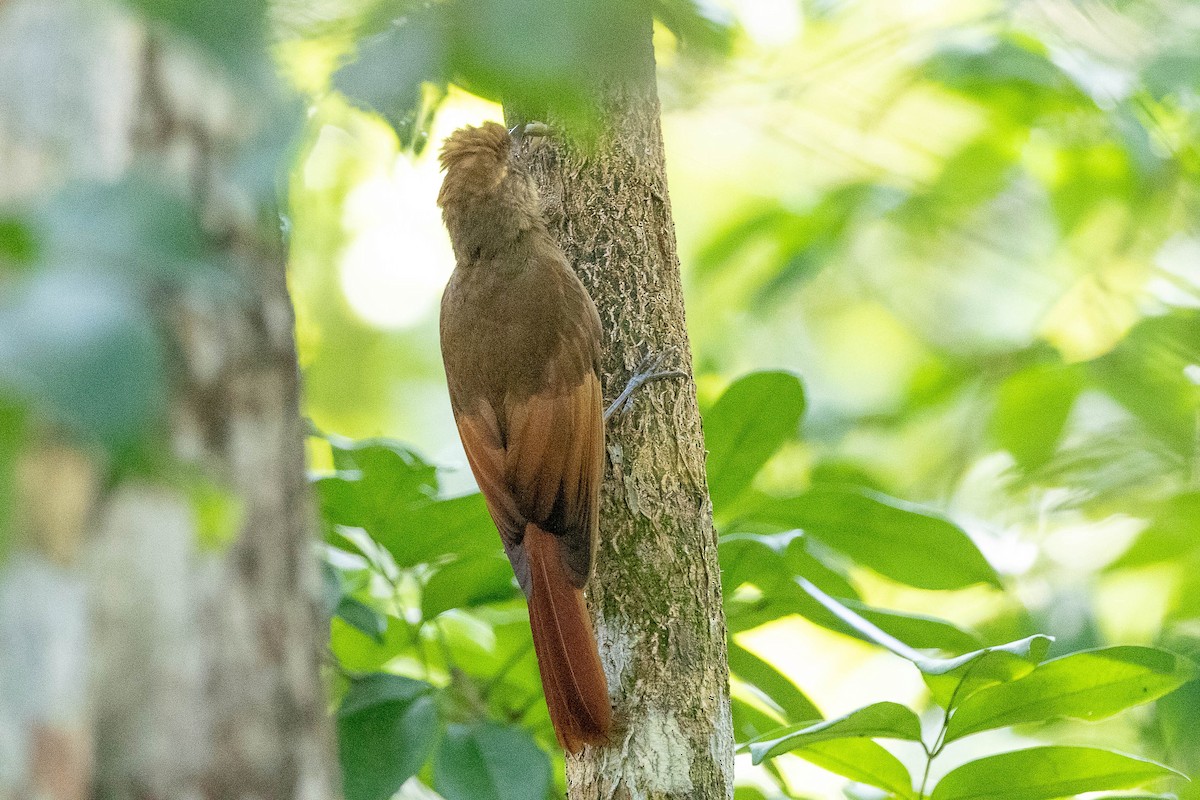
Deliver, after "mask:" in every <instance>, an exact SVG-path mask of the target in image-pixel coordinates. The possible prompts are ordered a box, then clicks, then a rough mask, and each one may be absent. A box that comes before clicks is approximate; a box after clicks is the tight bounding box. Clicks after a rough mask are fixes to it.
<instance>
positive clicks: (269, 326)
mask: <svg viewBox="0 0 1200 800" xmlns="http://www.w3.org/2000/svg"><path fill="white" fill-rule="evenodd" d="M245 119H246V117H245V116H244V115H243V111H242V110H241V109H239V108H238V106H237V102H236V101H235V99H234V98H233V97H232V96H231V94H230V93H229V92H228V90H227V89H225V88H223V87H222V86H221V85H220V83H219V82H218V81H217V80H215V79H214V78H213V76H212V75H211V73H210V71H209V70H208V69H207V68H206V67H205V66H203V65H202V64H201V63H199V61H198V60H196V59H195V58H194V56H192V55H189V54H183V53H180V52H175V48H173V47H170V46H166V45H164V44H163V43H162V42H159V41H157V40H156V39H155V38H154V37H152V36H150V35H149V34H148V32H147V31H146V29H145V28H144V27H143V26H142V25H141V24H140V23H139V22H137V21H135V20H134V19H132V18H131V17H130V16H128V15H127V14H124V13H123V12H121V11H119V10H118V8H117V7H114V6H107V5H105V4H101V3H96V2H89V1H88V0H78V1H74V0H54V1H51V0H9V1H8V2H5V3H3V4H0V174H2V175H4V176H5V177H4V180H3V183H2V184H0V202H4V203H13V202H21V203H27V202H30V203H31V202H36V201H39V200H41V199H43V198H45V197H46V196H47V195H49V194H51V193H53V191H54V190H55V189H57V188H59V187H60V186H62V185H63V184H64V183H66V182H68V181H71V180H77V179H97V178H99V179H115V178H118V177H120V176H121V175H123V174H124V173H125V172H126V171H127V170H129V169H130V168H131V167H132V166H133V165H134V163H135V162H140V163H141V164H142V165H143V167H145V166H146V165H148V166H149V168H150V169H152V170H153V171H154V172H155V173H156V174H157V175H159V176H160V177H161V176H167V177H168V179H169V180H172V181H175V182H177V183H178V185H179V186H180V187H182V188H184V189H186V190H187V191H188V192H189V193H190V196H191V197H192V198H193V199H194V201H195V203H196V206H197V210H198V211H199V212H200V213H201V215H202V218H203V220H204V224H205V227H206V229H207V230H208V231H209V232H210V233H212V234H213V235H214V236H215V237H216V238H217V239H218V240H219V241H220V242H222V247H223V248H224V249H225V252H226V254H227V255H229V256H230V259H229V261H230V263H231V264H237V265H238V267H237V268H236V271H237V272H238V274H237V275H232V276H230V277H231V279H232V281H233V282H234V283H236V284H237V285H238V287H239V289H238V290H237V291H230V292H226V293H224V294H221V295H219V296H218V295H215V294H212V293H205V292H202V291H192V290H190V289H187V288H181V287H177V288H175V289H172V290H168V291H164V294H163V296H162V298H161V302H160V303H158V307H157V308H156V309H153V310H154V311H155V313H156V314H157V316H158V320H159V323H160V327H161V329H162V330H163V332H164V334H165V336H166V338H167V340H168V342H169V359H168V360H169V366H170V370H171V372H170V376H169V378H170V380H169V392H170V397H169V408H168V414H167V419H168V423H167V424H168V425H169V431H168V432H167V437H166V440H165V441H166V442H168V443H169V444H168V445H167V446H168V447H169V448H170V450H171V452H170V453H169V454H164V456H165V458H164V460H168V461H171V462H172V463H175V464H177V465H179V464H182V465H184V466H183V467H182V468H180V469H179V470H177V471H179V472H181V474H183V475H186V476H188V478H187V480H192V481H196V480H199V481H200V482H201V483H202V485H204V486H209V487H213V488H214V491H216V493H217V495H218V496H220V497H221V498H223V499H222V500H221V501H220V505H221V506H222V507H223V508H224V509H225V510H226V511H227V512H228V514H229V518H230V519H231V520H232V523H231V524H230V525H229V526H228V527H229V530H228V534H229V537H228V541H226V542H224V543H219V542H218V543H214V542H211V541H209V542H202V539H203V538H204V537H203V535H202V533H201V528H202V523H201V521H200V520H199V519H198V517H200V516H201V515H200V514H198V513H197V510H196V498H195V495H194V493H190V492H189V491H187V490H186V489H184V488H180V486H179V481H169V480H165V479H161V478H153V477H124V478H122V479H119V480H117V481H116V482H115V483H111V484H110V483H109V481H108V480H107V479H106V478H104V477H102V476H103V475H105V474H106V471H107V465H105V464H104V462H103V458H102V457H100V456H98V455H96V454H95V453H93V452H91V451H88V450H84V449H80V448H79V447H77V446H75V445H73V444H70V443H68V441H67V439H65V438H62V437H61V436H59V435H56V434H54V433H50V432H48V431H42V432H41V433H40V434H39V435H38V437H37V439H36V440H35V441H34V442H33V443H31V445H30V447H29V448H27V450H26V452H24V453H23V454H22V455H21V457H20V461H19V463H18V465H17V473H18V500H19V511H18V523H17V526H16V532H17V535H18V537H19V542H20V544H19V545H18V547H17V550H16V552H14V553H13V554H12V555H11V557H10V558H9V560H8V563H6V564H3V565H0V798H5V799H7V798H26V797H28V798H35V797H36V798H39V799H41V798H46V799H48V800H76V799H78V800H82V798H86V797H103V798H181V797H187V798H201V797H203V798H234V797H244V798H261V800H282V799H283V798H304V799H305V800H321V799H322V798H327V797H331V796H334V794H335V792H334V790H333V787H334V785H335V780H336V768H335V766H334V756H333V748H332V746H331V740H330V736H329V731H328V730H327V729H328V722H327V715H326V710H325V707H324V693H323V690H322V686H321V682H320V676H319V659H320V653H321V646H322V644H323V641H324V635H323V632H322V629H321V625H322V620H321V612H320V609H319V605H318V595H319V581H318V578H317V571H316V568H315V562H314V555H313V536H312V534H313V524H312V521H311V519H310V517H311V514H310V503H309V498H308V492H307V488H306V482H305V473H304V457H303V427H302V421H301V418H300V415H299V403H298V398H299V386H298V375H297V366H296V356H295V351H294V345H293V340H292V316H291V308H290V304H289V300H288V296H287V292H286V286H285V280H284V256H283V253H282V250H281V248H280V247H279V246H278V245H276V244H272V243H270V242H269V241H268V240H269V239H270V238H271V237H269V236H268V237H264V236H262V235H261V231H260V229H259V226H258V224H257V221H256V220H255V219H254V214H253V213H252V212H250V211H249V210H248V209H247V208H246V205H247V204H246V203H245V202H244V201H243V202H240V203H239V202H238V201H237V200H236V196H235V195H234V194H233V192H232V190H231V188H230V187H226V186H222V185H221V183H220V179H218V178H217V177H216V175H217V174H218V171H217V170H215V169H213V164H214V160H215V159H217V158H218V157H219V156H218V154H219V153H222V152H228V151H229V147H226V145H227V144H228V142H229V140H231V139H232V138H234V137H235V136H236V134H237V133H238V132H239V130H240V129H241V128H242V127H244V123H245ZM146 424H147V425H148V426H150V425H153V424H155V422H154V421H152V420H147V423H146ZM197 476H198V477H197Z"/></svg>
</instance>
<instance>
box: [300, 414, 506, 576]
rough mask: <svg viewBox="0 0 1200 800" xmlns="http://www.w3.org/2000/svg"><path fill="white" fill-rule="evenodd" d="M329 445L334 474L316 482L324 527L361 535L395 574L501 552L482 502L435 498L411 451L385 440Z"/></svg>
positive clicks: (429, 472)
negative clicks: (391, 562) (384, 554)
mask: <svg viewBox="0 0 1200 800" xmlns="http://www.w3.org/2000/svg"><path fill="white" fill-rule="evenodd" d="M330 442H331V444H332V445H333V447H334V450H333V455H334V465H335V466H336V467H337V468H338V470H339V472H337V473H335V474H334V475H332V476H328V477H324V478H320V479H318V480H317V481H316V482H315V485H316V489H317V494H318V496H319V498H320V504H321V514H322V516H323V517H324V518H325V520H326V521H327V522H329V523H331V524H334V525H345V526H349V527H354V528H363V529H364V530H366V531H367V533H368V534H370V536H371V538H373V539H374V540H375V541H377V542H378V543H379V544H381V545H383V546H384V547H385V548H387V550H388V552H389V553H390V554H391V555H392V558H394V559H395V561H396V564H397V565H398V566H400V567H412V566H416V565H418V564H426V563H429V562H432V561H435V560H437V559H439V558H442V557H444V556H447V555H459V556H463V555H469V554H481V553H499V552H500V538H499V537H498V536H497V535H496V533H495V526H494V525H493V524H492V521H491V517H490V516H489V515H488V511H487V506H486V504H485V503H484V501H483V496H482V495H480V494H471V495H465V496H463V497H452V498H441V497H438V496H437V493H438V481H437V470H436V469H435V468H434V467H433V466H432V465H430V464H428V463H427V462H425V460H424V459H422V458H421V457H420V456H419V455H417V454H416V453H415V452H414V451H412V450H411V449H409V448H407V447H404V446H403V445H401V444H399V443H396V442H389V441H386V440H366V441H363V442H358V443H348V442H347V441H345V440H342V439H338V438H337V437H333V438H331V439H330Z"/></svg>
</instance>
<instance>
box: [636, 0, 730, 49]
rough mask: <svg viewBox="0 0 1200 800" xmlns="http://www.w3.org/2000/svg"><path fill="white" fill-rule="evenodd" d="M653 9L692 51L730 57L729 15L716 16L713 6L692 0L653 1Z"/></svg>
mask: <svg viewBox="0 0 1200 800" xmlns="http://www.w3.org/2000/svg"><path fill="white" fill-rule="evenodd" d="M653 11H654V18H655V19H657V20H658V21H659V22H661V23H662V24H663V25H665V26H666V27H667V28H668V29H669V30H670V31H671V33H673V34H675V35H676V36H677V37H678V38H679V40H680V41H681V42H682V43H683V46H684V47H685V48H687V49H689V50H692V51H700V52H702V53H704V54H706V55H710V56H712V55H715V56H727V55H729V52H730V50H731V49H732V48H733V26H732V22H731V20H730V19H729V18H728V16H727V15H722V16H721V17H720V18H716V17H714V7H713V6H710V5H705V6H703V7H701V6H700V4H698V3H695V2H693V0H654V3H653ZM717 13H720V11H719V9H717Z"/></svg>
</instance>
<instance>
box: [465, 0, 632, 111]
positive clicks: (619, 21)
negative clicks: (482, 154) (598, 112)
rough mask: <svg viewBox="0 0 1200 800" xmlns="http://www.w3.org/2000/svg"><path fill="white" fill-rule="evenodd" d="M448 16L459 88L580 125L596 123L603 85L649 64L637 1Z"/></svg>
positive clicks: (476, 9) (499, 5) (476, 2)
mask: <svg viewBox="0 0 1200 800" xmlns="http://www.w3.org/2000/svg"><path fill="white" fill-rule="evenodd" d="M447 11H448V13H449V14H450V20H449V24H450V26H451V31H452V35H451V53H450V62H451V71H452V73H453V74H454V76H455V82H456V83H458V84H459V85H461V86H462V87H463V88H465V89H467V90H468V91H470V92H472V93H474V94H478V95H480V96H481V97H486V98H489V99H494V100H501V99H502V100H503V102H504V104H505V105H506V106H509V107H511V108H519V109H530V110H531V111H530V113H536V114H539V115H540V114H541V110H544V109H551V110H553V112H554V113H555V116H560V117H561V116H564V115H565V116H567V117H569V118H570V119H571V121H572V122H575V123H578V124H579V125H584V124H586V123H587V122H589V121H590V120H591V114H590V112H592V111H594V109H593V108H591V104H590V100H591V97H592V94H593V92H594V90H595V89H596V87H597V85H598V82H599V81H600V80H602V79H604V78H608V79H620V78H622V77H623V76H626V75H628V74H630V70H631V68H632V67H633V65H635V64H637V63H639V59H641V58H644V57H645V56H644V53H643V51H642V50H641V49H640V48H641V47H643V46H644V42H645V31H644V30H643V29H642V27H641V25H640V22H641V21H642V20H643V19H644V17H643V16H642V13H640V9H639V8H638V7H637V6H636V5H635V4H634V3H632V2H630V1H629V0H618V1H617V2H613V0H575V1H574V2H571V3H560V2H557V1H556V0H460V2H457V3H454V4H450V5H448V6H447ZM573 127H576V129H577V128H578V126H573Z"/></svg>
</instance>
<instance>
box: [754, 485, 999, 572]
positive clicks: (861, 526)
mask: <svg viewBox="0 0 1200 800" xmlns="http://www.w3.org/2000/svg"><path fill="white" fill-rule="evenodd" d="M746 518H747V519H750V520H755V521H759V522H767V523H771V524H775V525H779V526H781V527H788V528H802V529H803V530H804V532H805V533H808V534H810V535H811V536H814V537H815V538H817V539H820V540H821V541H822V542H824V543H825V544H827V545H828V546H830V547H832V548H834V549H835V550H839V551H841V552H842V553H845V554H846V555H848V556H850V557H851V558H852V559H854V560H855V561H856V562H858V563H860V564H862V565H863V566H867V567H870V568H871V569H873V570H875V571H876V572H878V573H879V574H881V575H884V576H885V577H888V578H891V579H892V580H895V581H899V582H901V583H906V584H908V585H909V586H915V587H917V588H919V589H962V588H965V587H967V586H973V585H975V584H977V583H988V584H991V585H993V586H1000V578H999V576H997V575H996V571H995V570H994V569H992V567H991V565H990V564H988V562H987V559H985V558H984V557H983V554H982V553H980V552H979V548H978V547H976V546H975V543H974V542H972V541H971V538H970V537H969V536H967V534H966V533H965V532H964V531H963V530H962V529H961V528H959V527H958V526H957V525H955V524H954V523H952V522H950V521H949V520H947V519H945V518H943V517H941V516H938V515H937V514H935V513H934V512H932V511H929V510H928V509H924V508H921V507H920V506H916V505H913V504H912V503H906V502H904V501H902V500H897V499H895V498H893V497H888V496H887V495H883V494H879V493H878V492H872V491H869V490H865V489H859V490H855V489H844V488H834V487H819V488H815V489H813V490H812V491H809V492H807V493H805V494H802V495H799V496H797V497H791V498H785V499H778V500H770V501H767V502H766V503H764V504H763V505H761V506H760V507H758V508H756V509H754V510H752V511H750V512H748V513H747V514H746Z"/></svg>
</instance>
